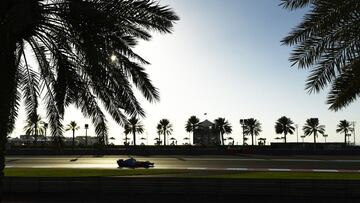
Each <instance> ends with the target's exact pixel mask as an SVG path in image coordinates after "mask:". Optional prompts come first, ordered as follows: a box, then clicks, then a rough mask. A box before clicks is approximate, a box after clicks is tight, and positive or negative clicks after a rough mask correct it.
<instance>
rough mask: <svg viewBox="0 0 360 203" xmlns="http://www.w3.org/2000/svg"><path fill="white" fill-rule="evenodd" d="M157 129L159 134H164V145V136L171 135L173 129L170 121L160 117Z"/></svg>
mask: <svg viewBox="0 0 360 203" xmlns="http://www.w3.org/2000/svg"><path fill="white" fill-rule="evenodd" d="M157 130H158V132H159V133H160V134H163V135H164V145H166V137H167V136H168V135H171V133H172V131H173V129H172V124H171V123H170V121H169V120H168V119H161V120H160V121H159V124H158V126H157Z"/></svg>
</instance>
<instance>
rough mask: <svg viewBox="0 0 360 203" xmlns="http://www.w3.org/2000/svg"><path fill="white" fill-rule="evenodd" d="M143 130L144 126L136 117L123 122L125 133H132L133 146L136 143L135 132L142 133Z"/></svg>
mask: <svg viewBox="0 0 360 203" xmlns="http://www.w3.org/2000/svg"><path fill="white" fill-rule="evenodd" d="M143 132H144V126H143V124H142V123H141V122H140V120H139V119H137V118H136V117H132V118H130V119H129V121H128V122H127V123H126V124H125V134H129V133H132V134H133V140H134V146H135V145H136V133H139V134H142V133H143Z"/></svg>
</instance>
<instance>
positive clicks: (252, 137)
mask: <svg viewBox="0 0 360 203" xmlns="http://www.w3.org/2000/svg"><path fill="white" fill-rule="evenodd" d="M251 145H254V133H251Z"/></svg>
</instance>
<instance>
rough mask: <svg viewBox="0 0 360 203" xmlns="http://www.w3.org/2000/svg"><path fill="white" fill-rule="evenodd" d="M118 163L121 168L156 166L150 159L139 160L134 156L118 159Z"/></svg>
mask: <svg viewBox="0 0 360 203" xmlns="http://www.w3.org/2000/svg"><path fill="white" fill-rule="evenodd" d="M117 164H118V166H119V168H124V167H126V168H150V167H154V163H152V162H150V161H137V160H136V159H134V158H130V159H126V160H124V159H119V160H117Z"/></svg>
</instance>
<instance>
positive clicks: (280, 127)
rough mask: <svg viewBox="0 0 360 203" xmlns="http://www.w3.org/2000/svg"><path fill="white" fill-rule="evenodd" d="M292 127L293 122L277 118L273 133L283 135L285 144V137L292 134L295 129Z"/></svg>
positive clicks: (284, 118) (285, 118) (288, 119)
mask: <svg viewBox="0 0 360 203" xmlns="http://www.w3.org/2000/svg"><path fill="white" fill-rule="evenodd" d="M293 125H294V122H293V121H292V120H291V119H290V118H288V117H286V116H283V117H281V118H279V119H278V120H277V121H276V123H275V132H276V134H283V133H284V141H285V143H286V135H287V134H290V135H292V134H294V130H295V127H294V126H293Z"/></svg>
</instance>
